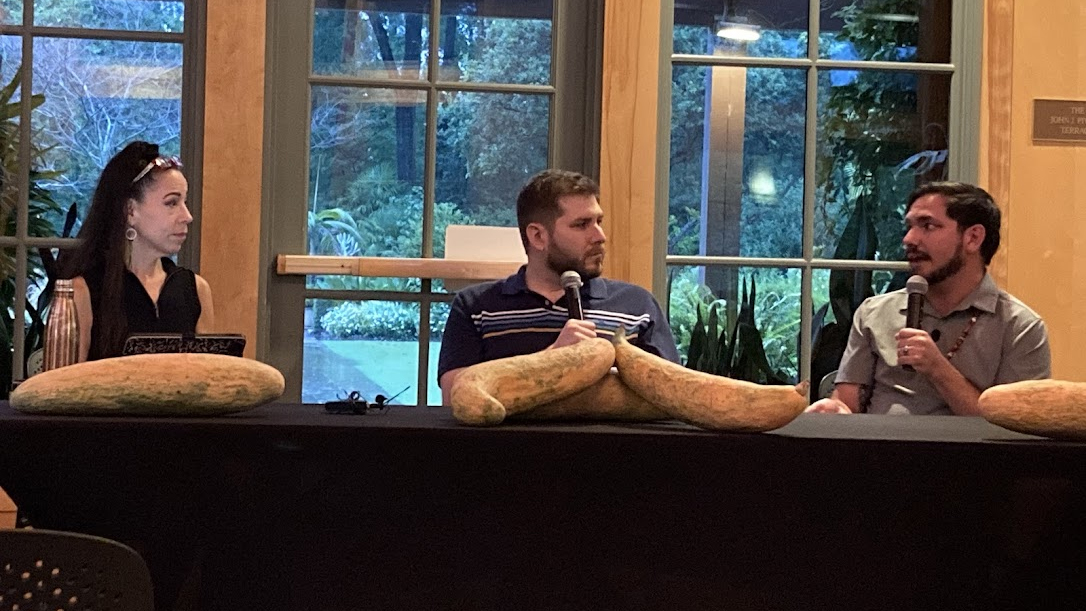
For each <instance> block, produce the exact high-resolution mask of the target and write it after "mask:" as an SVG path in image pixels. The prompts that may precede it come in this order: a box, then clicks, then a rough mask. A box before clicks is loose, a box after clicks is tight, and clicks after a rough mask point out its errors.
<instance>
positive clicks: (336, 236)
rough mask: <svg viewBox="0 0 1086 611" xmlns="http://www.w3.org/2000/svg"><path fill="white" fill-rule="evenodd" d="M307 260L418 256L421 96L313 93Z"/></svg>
mask: <svg viewBox="0 0 1086 611" xmlns="http://www.w3.org/2000/svg"><path fill="white" fill-rule="evenodd" d="M312 108H313V110H312V113H313V114H312V119H311V131H310V133H311V136H310V158H309V159H310V161H309V172H310V175H309V176H310V179H309V193H310V197H309V204H310V207H309V211H310V213H309V254H314V255H338V256H373V257H420V256H422V205H423V196H422V174H423V166H424V164H423V159H424V151H425V147H424V145H423V142H424V136H425V134H426V93H425V92H417V91H406V90H393V89H354V88H339V87H314V88H313V107H312Z"/></svg>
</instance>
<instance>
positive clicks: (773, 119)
mask: <svg viewBox="0 0 1086 611" xmlns="http://www.w3.org/2000/svg"><path fill="white" fill-rule="evenodd" d="M698 4H699V3H675V14H674V16H675V29H674V44H673V49H674V51H675V54H676V55H674V56H673V58H672V112H671V134H670V144H671V146H670V175H669V180H670V185H669V201H668V211H669V215H668V216H669V222H668V251H667V252H668V255H667V261H668V265H669V279H670V305H671V310H670V316H671V324H672V328H673V330H674V331H675V334H676V337H677V338H679V342H680V348H681V349H682V350H685V351H686V352H683V354H684V355H685V356H686V358H687V359H689V358H690V351H691V350H694V351H695V353H696V354H695V356H696V357H697V358H699V359H700V358H702V357H701V356H700V352H698V351H699V350H701V349H702V348H703V347H704V346H702V345H701V343H699V342H700V341H701V340H694V339H691V338H692V337H694V335H695V334H693V332H692V329H694V328H696V325H694V323H693V322H692V321H693V320H695V319H696V317H697V315H698V313H699V312H700V313H701V316H703V318H704V319H703V321H702V323H703V325H708V319H707V317H708V316H709V314H710V312H711V311H712V310H713V309H714V307H715V308H716V309H719V310H720V313H719V314H718V315H717V318H716V319H715V320H717V324H718V328H719V330H720V331H721V332H723V330H725V329H734V328H740V329H742V328H743V327H742V323H741V321H742V320H743V317H742V315H741V312H743V310H744V307H745V308H746V311H747V312H748V313H749V314H750V318H749V320H748V321H749V322H750V324H751V325H752V326H753V331H750V332H749V333H748V336H749V337H755V338H757V339H758V340H759V341H760V342H761V344H762V346H761V352H762V353H764V354H765V363H761V362H759V363H758V364H757V368H756V369H757V371H755V370H754V369H742V368H740V369H739V370H737V371H736V373H738V374H739V376H738V377H744V378H746V379H755V378H757V381H765V379H768V378H766V373H767V372H774V373H775V372H782V373H784V374H787V375H786V376H783V377H785V378H787V379H789V380H792V379H796V378H811V379H812V380H814V381H815V382H817V380H818V379H819V378H818V375H819V374H824V373H825V372H827V371H828V369H827V367H829V364H832V367H830V368H831V369H832V368H836V366H837V363H838V361H839V359H840V357H841V353H842V352H843V350H844V341H845V340H846V339H847V335H848V327H849V326H850V324H851V317H852V314H853V312H854V311H855V307H856V306H858V305H859V301H861V300H862V299H863V298H864V297H865V296H869V295H872V294H876V293H881V292H884V291H886V290H889V289H890V288H891V287H892V288H899V287H900V286H903V283H904V275H903V274H902V273H900V271H901V270H904V269H906V266H905V264H904V263H903V262H902V256H903V252H902V247H901V239H902V237H903V226H904V223H903V215H904V207H905V200H906V197H907V195H908V193H909V192H910V191H912V190H913V189H914V188H915V187H916V186H918V185H919V184H921V183H923V182H928V181H930V180H945V179H947V178H948V177H949V174H950V168H951V162H952V158H951V157H950V155H951V154H953V151H952V150H951V143H950V134H952V133H953V132H952V130H951V123H950V107H951V98H952V78H953V77H954V75H955V72H956V70H957V69H958V68H957V67H956V66H955V65H954V64H952V63H951V62H950V57H951V56H950V48H951V45H950V41H951V38H950V37H951V20H950V10H951V2H950V1H949V0H867V1H864V0H823V2H822V3H821V6H820V11H819V15H818V16H817V17H818V18H817V20H815V21H816V22H817V27H818V29H817V30H811V29H810V21H811V20H810V19H809V17H810V16H809V14H808V6H809V4H810V3H808V2H775V1H772V2H771V1H769V0H734V1H728V2H724V3H723V6H721V5H720V4H719V3H718V4H717V5H715V6H712V7H708V8H705V9H704V10H699V9H697V8H696V6H698ZM830 260H843V261H847V262H848V263H844V262H840V263H830V262H829V261H830ZM831 268H832V269H831ZM744 295H754V297H750V301H749V302H747V301H744ZM714 304H715V306H714ZM699 308H700V310H699ZM725 314H726V315H727V316H725ZM725 319H726V320H727V323H725V322H720V321H724V320H725ZM803 329H809V331H802V330H803ZM710 335H711V334H710ZM704 336H705V333H702V334H701V337H704ZM786 337H787V341H785V339H784V338H786ZM717 339H720V337H718V338H717ZM748 349H749V351H751V352H757V351H756V350H755V347H754V346H753V345H751V346H748ZM759 358H760V357H759ZM756 360H757V359H756ZM714 363H716V365H717V366H723V365H721V364H720V363H718V362H716V361H714ZM747 376H754V377H747ZM759 376H760V377H759Z"/></svg>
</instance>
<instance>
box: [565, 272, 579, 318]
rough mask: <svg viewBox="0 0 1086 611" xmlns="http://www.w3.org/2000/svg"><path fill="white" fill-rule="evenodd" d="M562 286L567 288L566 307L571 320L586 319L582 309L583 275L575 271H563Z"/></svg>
mask: <svg viewBox="0 0 1086 611" xmlns="http://www.w3.org/2000/svg"><path fill="white" fill-rule="evenodd" d="M562 288H564V289H565V290H566V307H567V308H568V309H569V318H570V320H584V311H582V310H581V275H580V274H578V273H577V272H575V271H572V270H570V271H568V272H563V273H562Z"/></svg>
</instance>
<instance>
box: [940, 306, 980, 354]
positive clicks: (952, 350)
mask: <svg viewBox="0 0 1086 611" xmlns="http://www.w3.org/2000/svg"><path fill="white" fill-rule="evenodd" d="M977 318H978V316H977V315H976V314H974V315H973V317H972V318H970V319H969V324H967V325H965V329H963V330H962V334H961V335H959V336H958V339H957V341H955V342H954V345H953V346H952V347H951V348H950V350H948V351H947V353H946V360H948V361H949V360H951V359H953V358H954V355H955V354H957V353H958V350H959V349H960V348H961V347H962V342H964V341H965V338H967V337H969V332H970V331H972V330H973V325H975V324H977Z"/></svg>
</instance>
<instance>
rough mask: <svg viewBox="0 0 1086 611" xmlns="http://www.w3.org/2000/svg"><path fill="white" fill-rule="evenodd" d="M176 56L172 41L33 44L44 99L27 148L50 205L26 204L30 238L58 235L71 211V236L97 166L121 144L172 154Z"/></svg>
mask: <svg viewBox="0 0 1086 611" xmlns="http://www.w3.org/2000/svg"><path fill="white" fill-rule="evenodd" d="M181 57H182V52H181V45H180V44H174V43H152V42H121V41H100V40H78V39H68V38H37V39H35V40H34V83H35V91H41V92H42V93H44V94H45V101H44V103H43V104H42V105H41V106H40V107H39V108H37V109H36V110H35V111H34V114H33V117H34V130H35V136H36V142H35V148H36V149H37V150H38V151H40V152H41V158H42V160H43V163H44V167H45V169H47V170H48V171H50V172H52V173H54V174H52V175H50V176H49V177H47V178H42V179H41V180H40V185H41V186H42V187H44V188H45V189H47V191H48V195H49V196H50V198H51V202H50V201H46V200H45V199H43V198H42V197H32V198H31V202H30V205H31V217H32V224H31V227H30V235H32V236H35V235H42V236H45V235H53V236H56V235H62V234H63V232H64V227H65V219H66V215H67V213H68V210H69V208H70V207H71V206H72V205H75V206H76V207H77V210H78V219H77V222H76V224H75V226H74V227H71V228H70V235H73V236H74V235H75V234H76V233H77V232H78V230H79V223H80V222H81V221H82V219H83V218H84V216H85V215H86V212H87V208H88V207H89V205H90V200H91V196H92V195H93V192H94V187H95V185H96V184H97V181H98V175H99V174H100V173H101V171H102V168H103V167H105V165H106V162H107V161H109V159H110V158H111V157H112V156H113V155H114V154H116V153H117V152H118V151H119V150H120V149H121V148H123V147H124V145H125V144H127V143H128V142H130V141H132V140H137V139H139V140H148V141H151V142H155V143H158V144H159V145H160V146H161V147H162V150H163V151H164V153H166V154H176V153H177V152H178V151H179V149H180V146H181ZM39 88H40V89H39ZM39 217H40V218H41V219H42V220H43V221H44V223H42V224H37V223H34V222H33V220H34V219H35V218H39Z"/></svg>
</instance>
